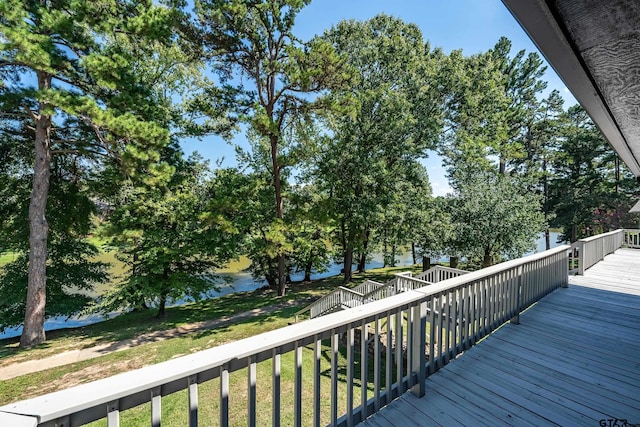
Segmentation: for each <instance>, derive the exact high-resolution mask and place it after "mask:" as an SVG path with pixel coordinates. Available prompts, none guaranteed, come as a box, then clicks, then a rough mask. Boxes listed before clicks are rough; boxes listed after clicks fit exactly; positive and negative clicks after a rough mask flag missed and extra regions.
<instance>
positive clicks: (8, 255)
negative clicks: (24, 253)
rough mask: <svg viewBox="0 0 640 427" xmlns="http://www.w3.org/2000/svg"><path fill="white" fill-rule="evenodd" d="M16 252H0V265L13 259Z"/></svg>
mask: <svg viewBox="0 0 640 427" xmlns="http://www.w3.org/2000/svg"><path fill="white" fill-rule="evenodd" d="M16 256H17V255H16V254H15V253H13V252H4V253H1V254H0V266H3V265H4V264H7V263H9V262H11V261H13V260H14V259H16Z"/></svg>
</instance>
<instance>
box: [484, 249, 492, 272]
mask: <svg viewBox="0 0 640 427" xmlns="http://www.w3.org/2000/svg"><path fill="white" fill-rule="evenodd" d="M491 265H493V257H492V256H491V248H485V249H484V258H483V260H482V268H486V267H490V266H491Z"/></svg>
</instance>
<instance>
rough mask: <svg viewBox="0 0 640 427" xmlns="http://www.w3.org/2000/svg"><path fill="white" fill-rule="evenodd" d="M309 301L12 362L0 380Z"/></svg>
mask: <svg viewBox="0 0 640 427" xmlns="http://www.w3.org/2000/svg"><path fill="white" fill-rule="evenodd" d="M307 302H309V301H307V300H295V301H288V302H284V303H281V304H275V305H270V306H267V307H262V308H256V309H254V310H251V311H246V312H242V313H238V314H234V315H232V316H225V317H221V318H219V319H214V320H206V321H204V322H197V323H191V324H188V325H183V326H180V327H178V328H173V329H168V330H165V331H155V332H149V333H147V334H143V335H139V336H137V337H135V338H130V339H126V340H122V341H116V342H108V343H103V344H99V345H96V346H94V347H88V348H83V349H78V350H70V351H65V352H63V353H60V354H56V355H55V356H49V357H45V358H43V359H36V360H28V361H26V362H21V363H15V364H13V365H9V366H5V367H1V368H0V381H5V380H9V379H11V378H16V377H19V376H21V375H26V374H31V373H33V372H40V371H44V370H47V369H50V368H55V367H58V366H63V365H68V364H71V363H75V362H80V361H82V360H88V359H94V358H96V357H100V356H104V355H105V354H109V353H113V352H116V351H122V350H127V349H130V348H133V347H137V346H139V345H142V344H147V343H151V342H156V341H161V340H165V339H168V338H175V337H179V336H182V335H186V334H190V333H193V332H197V331H202V330H206V329H213V328H218V327H221V326H226V325H228V324H232V323H234V322H237V321H238V320H244V319H249V318H252V317H257V316H261V315H264V314H269V313H273V312H275V311H277V310H280V309H283V308H287V307H291V306H297V305H303V304H305V303H307Z"/></svg>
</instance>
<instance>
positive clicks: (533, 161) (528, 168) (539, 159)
mask: <svg viewBox="0 0 640 427" xmlns="http://www.w3.org/2000/svg"><path fill="white" fill-rule="evenodd" d="M563 104H564V100H563V99H562V97H561V96H560V93H559V92H558V91H557V90H554V91H552V92H551V93H550V94H549V96H548V97H547V98H545V99H543V100H541V101H540V102H539V103H538V106H537V108H536V110H535V111H534V112H533V114H531V115H530V116H529V120H528V122H527V124H526V131H525V134H524V138H523V146H524V149H525V151H526V157H524V158H523V159H521V160H520V161H516V162H515V166H514V170H516V171H517V172H518V173H520V174H521V175H524V176H528V177H530V179H532V180H533V184H532V185H531V188H530V189H531V191H536V192H538V193H539V194H541V195H542V212H543V214H544V218H545V222H546V224H547V226H546V227H545V230H544V234H545V246H546V249H547V250H548V249H550V248H551V240H550V232H549V224H550V222H551V220H552V218H553V213H552V211H551V204H550V196H551V195H550V187H549V180H550V179H552V178H553V170H552V166H553V163H554V159H555V157H556V155H557V153H558V147H559V144H560V139H561V137H562V126H563V117H564V109H563Z"/></svg>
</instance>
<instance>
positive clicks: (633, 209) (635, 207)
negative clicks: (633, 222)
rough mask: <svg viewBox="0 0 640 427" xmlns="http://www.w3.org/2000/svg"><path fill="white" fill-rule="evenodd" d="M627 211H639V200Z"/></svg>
mask: <svg viewBox="0 0 640 427" xmlns="http://www.w3.org/2000/svg"><path fill="white" fill-rule="evenodd" d="M629 213H640V200H639V201H638V203H636V204H635V205H633V207H632V208H631V209H630V210H629Z"/></svg>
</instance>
